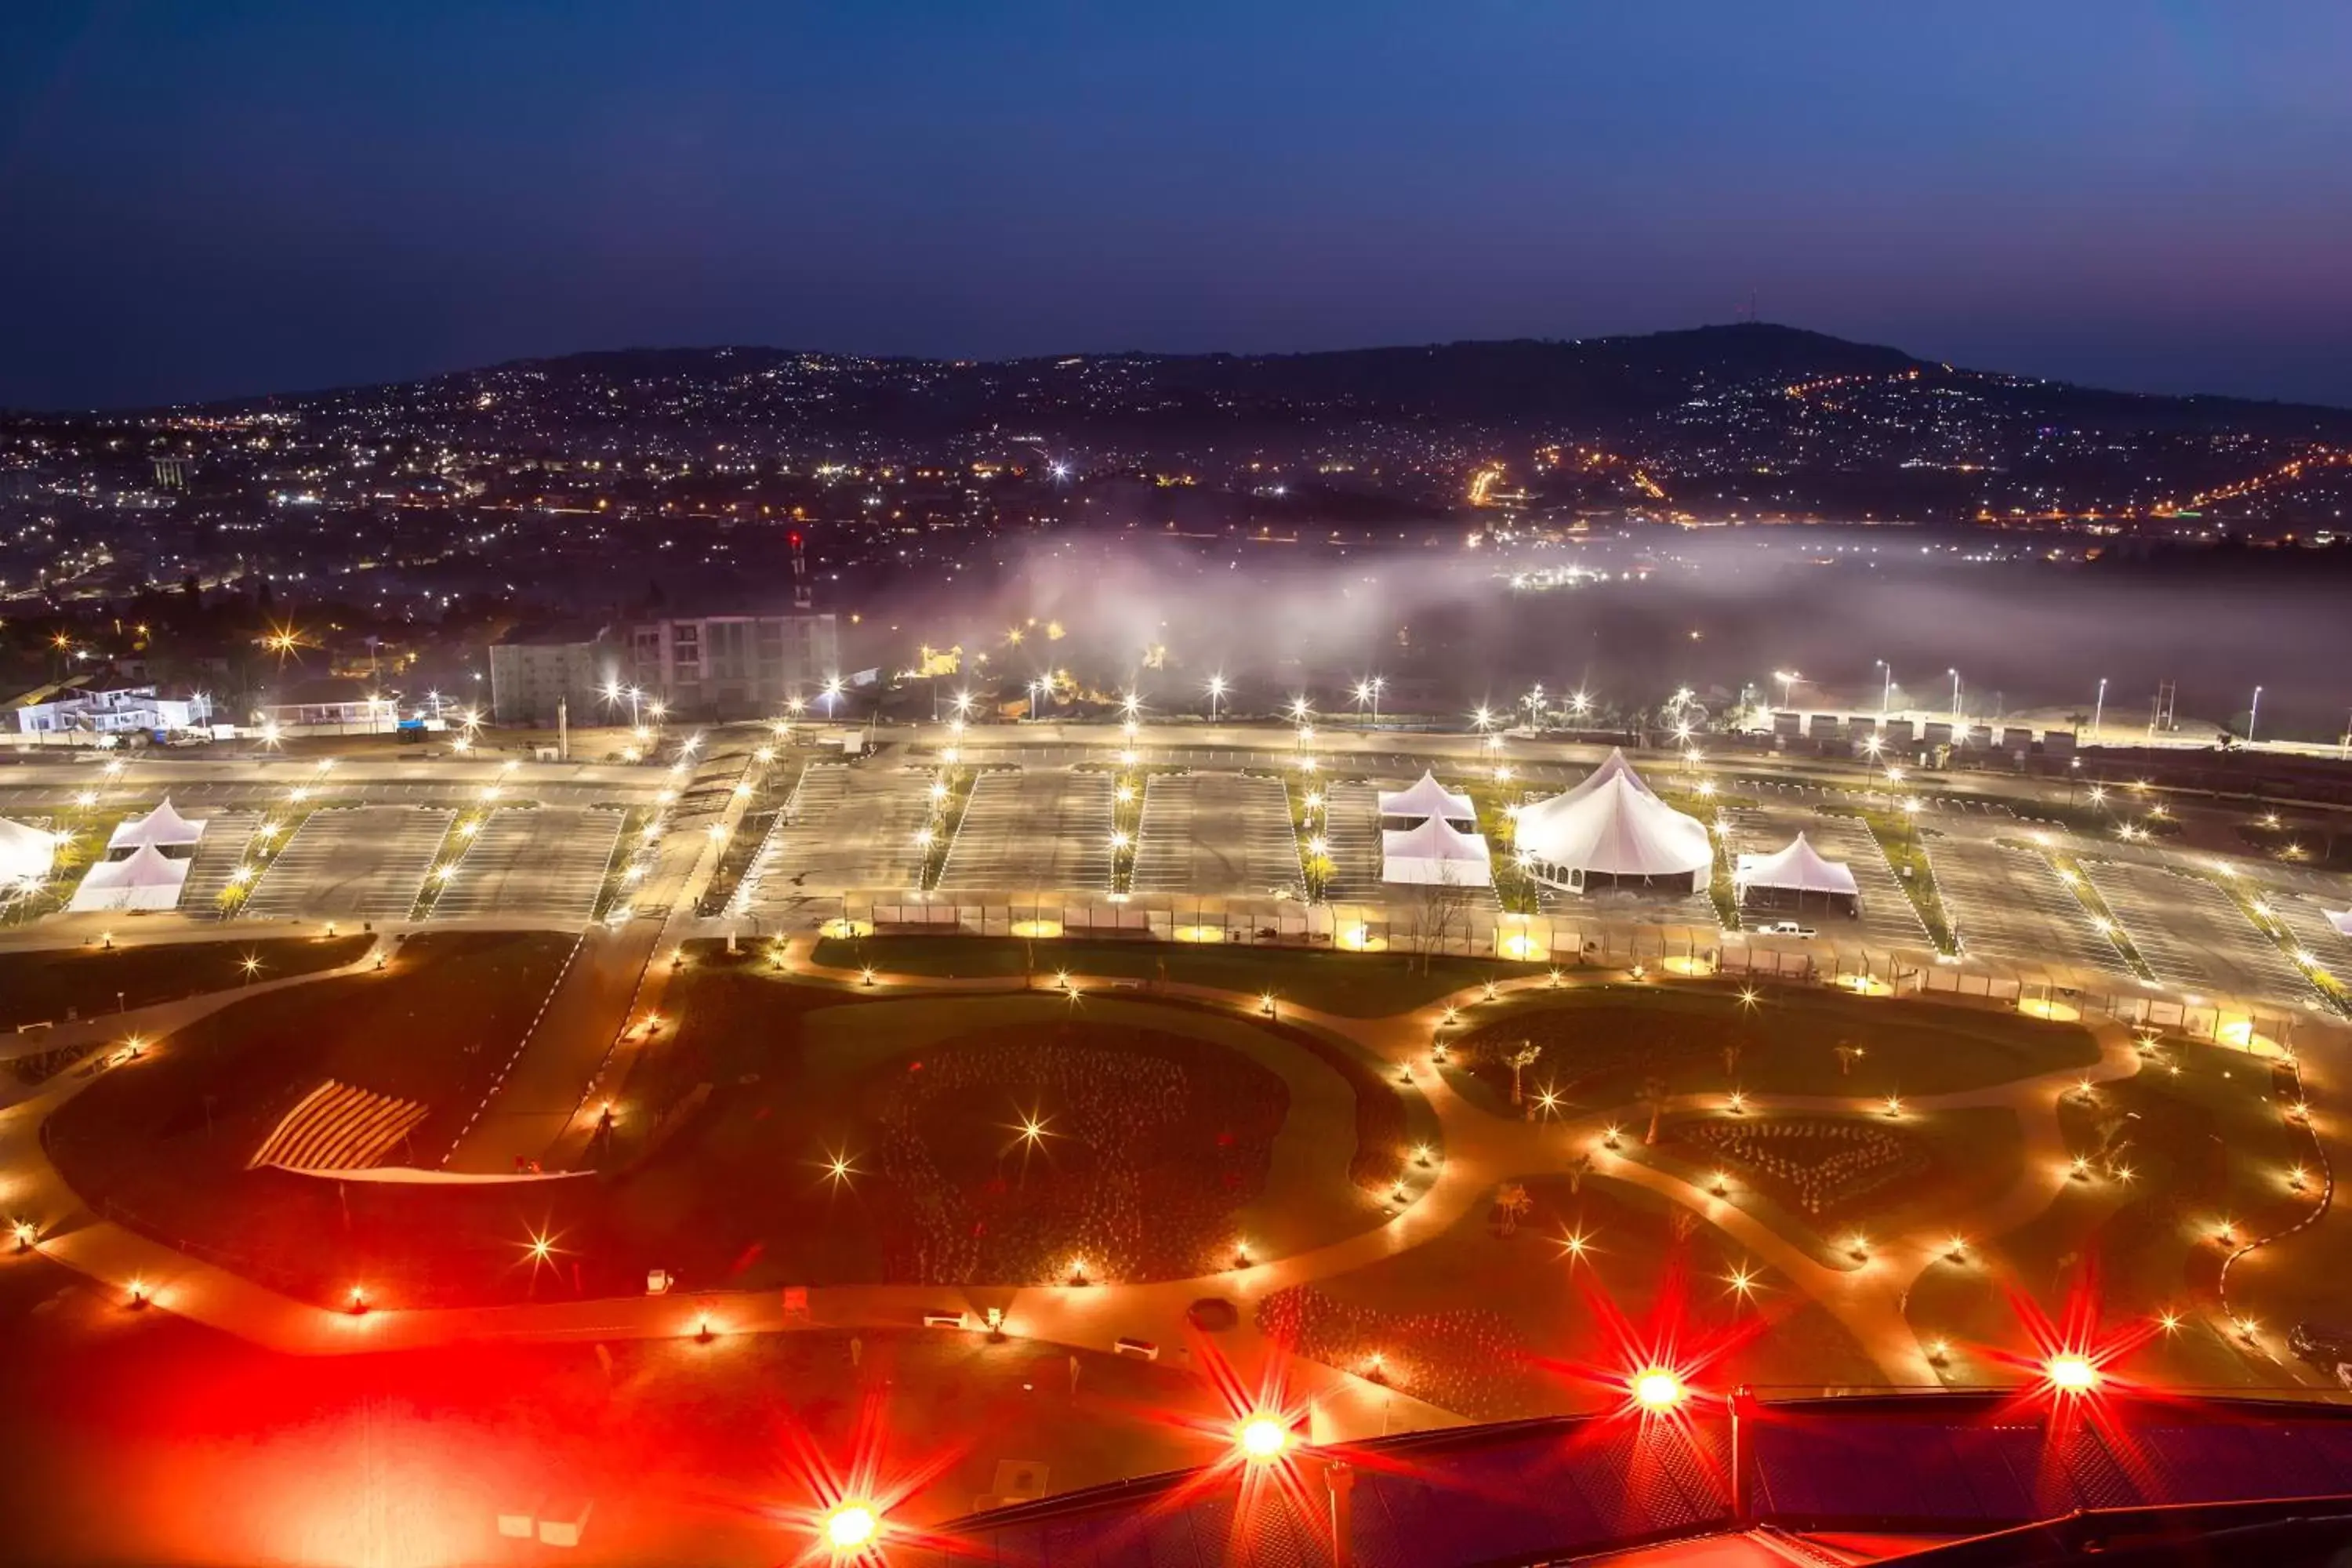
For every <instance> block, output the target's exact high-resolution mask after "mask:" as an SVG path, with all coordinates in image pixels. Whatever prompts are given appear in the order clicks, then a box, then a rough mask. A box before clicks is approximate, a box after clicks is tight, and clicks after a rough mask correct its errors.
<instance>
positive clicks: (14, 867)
mask: <svg viewBox="0 0 2352 1568" xmlns="http://www.w3.org/2000/svg"><path fill="white" fill-rule="evenodd" d="M57 863H58V841H57V838H56V837H55V836H54V835H51V834H47V833H44V832H42V831H41V830H40V829H39V828H37V827H30V826H26V825H25V824H24V823H21V822H12V821H10V820H9V819H8V818H6V817H5V816H0V888H9V887H19V886H22V885H24V884H26V883H28V882H37V881H39V880H40V879H42V878H44V877H46V876H47V875H48V874H49V871H50V869H51V868H54V867H55V866H56V865H57Z"/></svg>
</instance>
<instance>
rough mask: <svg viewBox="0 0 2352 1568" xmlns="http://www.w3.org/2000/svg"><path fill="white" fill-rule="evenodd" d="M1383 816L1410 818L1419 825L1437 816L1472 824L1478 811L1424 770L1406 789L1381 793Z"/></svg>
mask: <svg viewBox="0 0 2352 1568" xmlns="http://www.w3.org/2000/svg"><path fill="white" fill-rule="evenodd" d="M1381 816H1403V817H1410V818H1412V819H1413V820H1414V821H1416V822H1418V821H1421V820H1423V819H1425V818H1429V817H1440V818H1443V819H1444V820H1446V821H1449V822H1475V821H1477V820H1478V808H1477V807H1476V806H1475V805H1473V804H1472V803H1471V800H1470V797H1469V796H1468V795H1455V794H1454V792H1453V791H1451V790H1449V789H1447V788H1446V787H1445V786H1444V784H1439V783H1438V782H1437V775H1436V774H1435V773H1431V772H1429V771H1428V770H1427V769H1423V771H1422V775H1421V777H1419V778H1418V779H1415V780H1414V781H1413V782H1412V785H1411V786H1410V787H1409V788H1406V789H1384V790H1382V791H1381Z"/></svg>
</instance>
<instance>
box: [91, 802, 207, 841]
mask: <svg viewBox="0 0 2352 1568" xmlns="http://www.w3.org/2000/svg"><path fill="white" fill-rule="evenodd" d="M204 836H205V825H204V824H203V823H201V822H191V821H189V820H188V819H187V818H186V817H184V816H181V815H180V814H179V813H178V812H177V811H174V810H173V809H172V797H171V796H170V795H165V796H164V797H163V800H162V801H161V802H159V803H158V804H157V805H156V807H155V809H154V810H152V811H151V812H149V813H148V814H147V815H146V816H131V817H125V818H124V819H123V820H122V823H121V826H118V827H116V828H115V830H114V837H111V838H109V839H108V840H107V841H106V847H107V850H108V852H109V853H112V852H113V851H115V850H118V849H137V848H139V847H142V845H152V846H154V847H158V848H163V847H173V848H177V847H183V846H185V845H190V844H194V842H196V840H198V839H200V838H202V837H204Z"/></svg>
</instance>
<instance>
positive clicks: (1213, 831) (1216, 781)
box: [1134, 773, 1299, 894]
mask: <svg viewBox="0 0 2352 1568" xmlns="http://www.w3.org/2000/svg"><path fill="white" fill-rule="evenodd" d="M1298 886H1299V868H1298V837H1297V833H1296V832H1295V831H1294V830H1293V829H1292V827H1291V826H1290V802H1289V799H1288V797H1287V795H1285V793H1284V791H1283V786H1282V781H1280V780H1279V779H1271V778H1262V777H1246V776H1244V775H1243V774H1240V773H1159V774H1155V775H1153V776H1152V777H1151V778H1150V779H1148V780H1146V781H1145V783H1144V790H1143V819H1142V828H1141V838H1140V839H1139V842H1138V845H1137V847H1136V857H1135V881H1134V890H1135V891H1136V892H1139V893H1209V894H1230V893H1250V894H1265V893H1271V892H1274V891H1276V890H1277V889H1290V890H1296V889H1297V887H1298Z"/></svg>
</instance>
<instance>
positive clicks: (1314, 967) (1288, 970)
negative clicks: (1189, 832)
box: [815, 936, 1524, 1018]
mask: <svg viewBox="0 0 2352 1568" xmlns="http://www.w3.org/2000/svg"><path fill="white" fill-rule="evenodd" d="M815 960H816V962H817V963H820V964H823V965H824V966H826V967H828V968H836V969H856V968H857V967H858V966H860V965H861V964H867V963H870V964H872V965H874V967H875V968H876V969H877V970H879V971H880V972H882V973H886V974H928V975H949V976H957V977H962V978H974V977H980V978H999V979H1006V980H1011V979H1016V978H1018V977H1019V976H1021V975H1022V974H1024V973H1034V974H1035V975H1036V976H1037V978H1038V981H1039V983H1040V984H1045V983H1046V982H1048V981H1050V980H1051V979H1052V977H1053V974H1054V973H1055V971H1056V970H1062V969H1066V970H1068V971H1070V972H1071V973H1074V974H1100V975H1110V976H1113V977H1116V978H1119V979H1129V980H1146V981H1148V980H1157V979H1165V980H1171V981H1175V982H1177V983H1179V984H1190V985H1213V986H1216V987H1218V988H1220V989H1222V990H1226V991H1234V992H1238V993H1240V994H1244V995H1249V996H1255V995H1257V994H1260V993H1262V992H1265V991H1268V990H1271V991H1273V992H1274V993H1275V994H1276V995H1277V996H1279V997H1280V998H1281V999H1282V1000H1283V1001H1285V1002H1295V1003H1297V1004H1298V1005H1301V1006H1306V1007H1312V1008H1314V1009H1316V1010H1317V1011H1318V1012H1324V1013H1332V1014H1337V1015H1339V1016H1342V1017H1349V1018H1378V1017H1384V1016H1387V1015H1389V1014H1391V1013H1402V1012H1407V1011H1410V1010H1411V1009H1412V1008H1415V1007H1419V1006H1423V1005H1426V1004H1428V1003H1429V1002H1432V1001H1433V1000H1435V999H1436V998H1437V997H1440V996H1444V995H1446V994H1449V993H1452V992H1454V991H1458V990H1461V989H1462V988H1463V987H1465V986H1467V985H1477V984H1483V983H1485V982H1486V981H1488V980H1492V979H1495V978H1496V977H1497V976H1508V975H1511V974H1514V973H1524V969H1523V967H1521V966H1515V965H1512V964H1508V963H1501V962H1498V961H1486V960H1479V959H1466V958H1436V959H1433V960H1432V961H1431V963H1430V966H1429V973H1426V974H1424V973H1422V972H1421V963H1420V960H1418V959H1415V958H1412V957H1409V956H1406V955H1402V954H1396V953H1358V952H1301V951H1299V950H1297V949H1295V948H1256V949H1253V948H1231V947H1221V946H1209V945H1193V944H1191V943H1185V942H1084V941H1060V940H1055V941H1041V942H1022V941H1018V940H1015V939H1013V938H1010V937H961V936H954V937H950V936H872V937H864V938H838V939H836V938H830V937H828V938H825V939H824V940H821V941H820V942H818V943H817V944H816V952H815Z"/></svg>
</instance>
